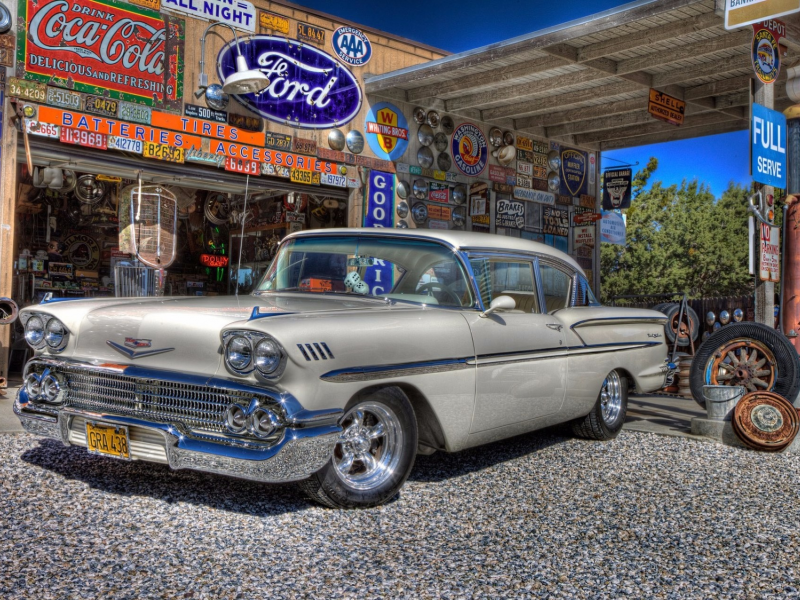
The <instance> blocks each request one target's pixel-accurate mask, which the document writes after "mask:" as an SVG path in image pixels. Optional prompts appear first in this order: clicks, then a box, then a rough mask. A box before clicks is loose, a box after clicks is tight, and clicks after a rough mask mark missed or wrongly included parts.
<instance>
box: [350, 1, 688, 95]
mask: <svg viewBox="0 0 800 600" xmlns="http://www.w3.org/2000/svg"><path fill="white" fill-rule="evenodd" d="M700 3H701V2H698V0H653V1H652V2H647V3H644V4H640V5H637V6H634V7H633V8H629V9H627V10H624V11H615V10H614V9H612V10H611V11H608V12H607V14H605V15H603V16H601V17H595V18H591V17H587V18H585V19H581V20H579V21H578V22H575V23H574V24H573V25H571V26H569V27H552V28H550V29H547V30H545V31H543V32H534V33H532V34H530V35H525V36H520V37H518V38H513V39H511V40H507V41H505V42H501V43H499V44H491V45H490V46H485V47H483V48H478V49H476V50H472V51H468V52H462V53H460V54H455V55H453V56H447V57H445V58H440V59H438V60H435V61H432V62H430V63H428V64H426V65H424V66H423V67H408V68H405V69H400V70H399V71H396V72H394V73H386V74H384V75H376V76H374V77H370V78H367V79H366V82H365V85H364V88H365V90H366V92H367V93H368V94H371V93H374V92H377V91H379V90H382V89H386V88H391V87H398V86H399V87H403V86H407V85H408V84H410V83H415V82H424V81H426V80H428V81H430V80H432V79H433V78H435V77H437V76H439V75H443V74H446V73H453V72H454V71H457V70H459V69H463V68H468V67H473V66H476V65H482V64H486V63H490V62H492V61H495V60H497V59H502V58H507V57H509V56H514V55H515V54H518V53H519V52H521V51H526V50H534V49H536V48H544V47H546V46H552V45H554V44H558V43H561V42H565V41H568V40H571V39H575V38H579V37H582V36H585V35H591V34H595V33H599V32H601V31H606V30H608V29H613V28H614V27H619V26H620V25H625V24H626V23H632V22H634V21H638V20H640V19H648V18H652V17H655V16H658V15H660V14H663V13H665V12H669V11H672V10H675V9H678V8H683V7H684V6H692V5H695V4H700ZM637 70H639V69H637Z"/></svg>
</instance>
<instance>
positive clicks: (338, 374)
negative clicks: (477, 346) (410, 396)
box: [320, 358, 472, 383]
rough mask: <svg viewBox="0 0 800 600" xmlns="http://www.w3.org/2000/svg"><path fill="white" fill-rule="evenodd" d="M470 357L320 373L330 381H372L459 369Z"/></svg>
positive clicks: (463, 366)
mask: <svg viewBox="0 0 800 600" xmlns="http://www.w3.org/2000/svg"><path fill="white" fill-rule="evenodd" d="M469 360H472V359H471V358H452V359H445V360H432V361H427V362H417V363H401V364H395V365H372V366H366V367H352V368H350V369H338V370H336V371H329V372H328V373H325V374H324V375H320V379H321V380H323V381H330V382H332V383H348V382H353V381H373V380H375V379H386V378H389V377H410V376H412V375H423V374H427V373H444V372H447V371H460V370H463V369H467V368H469V366H470V364H468V361H469Z"/></svg>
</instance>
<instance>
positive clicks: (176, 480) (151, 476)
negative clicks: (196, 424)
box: [21, 439, 317, 517]
mask: <svg viewBox="0 0 800 600" xmlns="http://www.w3.org/2000/svg"><path fill="white" fill-rule="evenodd" d="M38 442H39V443H38V446H36V447H34V448H31V449H29V450H26V451H25V452H23V453H22V455H21V458H22V460H23V461H25V462H26V463H28V464H30V465H33V466H36V467H40V468H42V469H46V470H48V471H50V472H52V473H55V474H57V475H59V476H61V477H63V478H64V479H67V480H73V481H82V482H83V483H85V484H86V485H88V486H89V487H90V488H92V489H97V490H101V491H103V492H108V493H110V494H114V495H115V496H138V497H150V498H153V499H156V500H159V501H162V502H165V503H168V504H172V503H178V502H186V503H189V504H194V505H198V506H205V507H208V508H214V509H218V510H224V511H229V512H236V513H242V514H247V515H253V516H259V517H270V516H276V515H281V514H285V513H293V512H297V511H301V510H306V509H308V508H310V507H312V506H317V504H316V503H313V502H312V501H311V500H309V499H308V498H306V497H305V495H304V494H303V493H302V491H301V490H300V489H299V488H298V487H297V486H296V485H295V484H292V483H283V484H265V483H258V482H255V481H247V480H245V479H237V478H235V477H227V476H225V475H215V474H213V473H203V472H200V471H192V470H188V469H180V470H172V469H170V468H169V466H167V465H162V464H157V463H147V462H139V461H135V462H126V461H121V460H116V459H113V458H104V457H99V456H92V455H90V454H89V453H88V452H87V451H86V449H85V448H80V447H76V446H64V445H63V444H62V443H61V442H58V441H56V440H48V439H43V440H38Z"/></svg>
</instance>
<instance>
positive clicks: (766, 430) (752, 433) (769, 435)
mask: <svg viewBox="0 0 800 600" xmlns="http://www.w3.org/2000/svg"><path fill="white" fill-rule="evenodd" d="M731 424H732V425H733V429H734V431H735V432H736V435H737V436H739V439H740V440H742V442H743V443H744V444H746V445H747V446H750V447H751V448H755V449H756V450H766V451H771V452H778V451H780V450H783V449H784V448H786V447H787V446H788V445H789V444H791V443H792V441H794V438H795V436H797V432H798V430H800V418H798V414H797V409H796V408H795V407H794V406H792V403H791V402H789V401H788V400H787V399H786V398H784V397H783V396H779V395H778V394H775V393H773V392H751V393H749V394H747V395H745V396H744V398H742V399H741V400H740V401H739V403H738V404H737V405H736V408H735V409H734V411H733V418H732V419H731Z"/></svg>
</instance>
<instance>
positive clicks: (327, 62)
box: [217, 35, 362, 129]
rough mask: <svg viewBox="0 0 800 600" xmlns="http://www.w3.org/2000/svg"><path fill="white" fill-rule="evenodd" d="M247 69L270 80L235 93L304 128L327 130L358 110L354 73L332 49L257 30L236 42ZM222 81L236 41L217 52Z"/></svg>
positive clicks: (260, 110)
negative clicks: (264, 85)
mask: <svg viewBox="0 0 800 600" xmlns="http://www.w3.org/2000/svg"><path fill="white" fill-rule="evenodd" d="M239 47H240V48H241V49H242V55H243V56H244V57H245V58H246V59H247V64H248V65H249V67H250V68H251V69H260V70H261V71H262V72H263V73H264V74H265V75H266V76H267V78H269V81H270V84H269V86H268V87H267V88H265V89H263V90H261V92H259V93H258V94H242V95H237V96H234V98H235V99H236V100H237V101H238V102H240V103H241V104H243V105H244V106H246V107H247V108H249V109H250V110H252V111H253V112H255V113H257V114H259V115H261V116H263V117H265V118H267V119H269V120H271V121H276V122H278V123H283V124H284V125H290V126H292V127H299V128H302V129H330V128H332V127H339V126H341V125H344V124H345V123H348V122H350V121H352V120H353V118H354V117H355V116H356V115H357V114H358V111H359V110H360V109H361V102H362V96H361V88H360V87H359V85H358V81H357V80H356V78H355V76H354V75H353V74H352V73H351V72H350V71H349V70H348V69H347V67H345V66H344V65H342V64H341V63H340V62H339V61H338V60H336V59H335V58H334V57H333V56H331V55H330V54H326V53H325V52H323V51H322V50H319V49H317V48H315V47H314V46H311V45H309V44H301V43H300V42H298V41H296V40H287V39H286V38H279V37H273V36H268V35H256V36H251V37H249V38H243V39H241V40H240V42H239ZM217 72H218V74H219V77H220V81H223V80H224V79H225V78H226V77H228V76H229V75H231V74H233V73H235V72H236V43H235V41H234V42H231V43H229V44H228V45H226V46H225V47H223V49H222V51H220V53H219V56H218V57H217Z"/></svg>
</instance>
